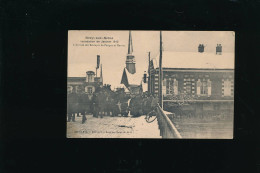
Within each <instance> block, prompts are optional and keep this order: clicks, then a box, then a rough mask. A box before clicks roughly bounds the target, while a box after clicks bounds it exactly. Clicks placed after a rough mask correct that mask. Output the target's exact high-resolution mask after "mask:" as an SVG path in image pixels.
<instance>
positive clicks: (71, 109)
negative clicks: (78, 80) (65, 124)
mask: <svg viewBox="0 0 260 173" xmlns="http://www.w3.org/2000/svg"><path fill="white" fill-rule="evenodd" d="M76 112H78V97H77V94H76V93H75V91H73V92H72V93H71V94H68V121H69V122H70V121H71V120H72V121H73V122H75V114H76Z"/></svg>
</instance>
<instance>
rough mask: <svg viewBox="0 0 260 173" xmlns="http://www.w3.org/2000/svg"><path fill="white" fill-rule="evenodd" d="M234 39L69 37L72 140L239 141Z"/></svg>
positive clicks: (215, 35)
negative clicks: (236, 138)
mask: <svg viewBox="0 0 260 173" xmlns="http://www.w3.org/2000/svg"><path fill="white" fill-rule="evenodd" d="M234 64H235V32H233V31H135V30H133V31H127V30H123V31H122V30H118V31H116V30H115V31H114V30H107V31H104V30H103V31H101V30H100V31H99V30H70V31H68V77H67V115H66V116H67V138H158V139H164V138H178V139H179V138H182V139H233V126H234V87H235V86H234V70H235V67H234Z"/></svg>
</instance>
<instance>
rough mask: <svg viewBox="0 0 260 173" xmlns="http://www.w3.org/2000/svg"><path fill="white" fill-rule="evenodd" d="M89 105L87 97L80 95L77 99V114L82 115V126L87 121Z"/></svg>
mask: <svg viewBox="0 0 260 173" xmlns="http://www.w3.org/2000/svg"><path fill="white" fill-rule="evenodd" d="M89 103H90V100H89V97H88V95H87V94H85V93H81V94H80V97H79V112H80V113H81V115H82V124H84V123H85V121H86V120H87V118H86V112H89V109H90V108H89V107H90V106H89Z"/></svg>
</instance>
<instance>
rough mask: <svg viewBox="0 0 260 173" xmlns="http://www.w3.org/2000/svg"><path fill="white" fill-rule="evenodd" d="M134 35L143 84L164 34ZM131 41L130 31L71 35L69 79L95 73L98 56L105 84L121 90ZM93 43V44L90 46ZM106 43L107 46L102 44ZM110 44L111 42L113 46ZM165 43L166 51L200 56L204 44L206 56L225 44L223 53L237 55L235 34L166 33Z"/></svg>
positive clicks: (73, 33) (134, 47)
mask: <svg viewBox="0 0 260 173" xmlns="http://www.w3.org/2000/svg"><path fill="white" fill-rule="evenodd" d="M131 33H132V42H133V55H134V56H135V60H136V71H137V72H136V75H138V76H140V81H141V77H142V75H143V73H144V71H147V68H148V52H151V58H155V57H156V56H158V54H159V50H160V45H159V44H160V32H159V31H135V30H133V31H131ZM104 37H105V38H104ZM128 39H129V31H127V30H125V31H97V30H95V31H91V30H71V31H69V32H68V77H85V76H86V71H89V70H91V71H94V72H95V71H96V70H95V67H96V64H97V55H100V58H101V64H102V67H103V80H104V84H111V85H112V89H113V88H115V87H118V86H121V85H120V82H121V77H122V73H123V68H124V67H125V60H126V55H127V52H128ZM91 41H92V43H90V42H91ZM97 41H100V43H97ZM102 41H104V43H101V42H102ZM107 41H111V43H108V42H107ZM162 42H163V51H173V52H197V51H198V45H199V44H204V45H205V52H212V53H214V52H215V51H216V45H217V44H221V45H222V51H223V53H225V52H230V53H234V50H235V47H234V45H235V33H234V32H232V31H162ZM87 44H88V45H87ZM89 44H92V46H90V45H89ZM82 45H84V46H82ZM93 45H95V46H93ZM102 45H103V46H102ZM114 45H115V46H114ZM98 76H99V73H98Z"/></svg>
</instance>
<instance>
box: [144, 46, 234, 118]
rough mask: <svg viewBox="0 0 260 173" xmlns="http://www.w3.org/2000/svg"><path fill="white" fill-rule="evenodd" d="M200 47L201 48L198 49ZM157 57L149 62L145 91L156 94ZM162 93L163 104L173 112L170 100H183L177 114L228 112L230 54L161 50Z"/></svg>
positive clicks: (231, 101) (231, 81)
mask: <svg viewBox="0 0 260 173" xmlns="http://www.w3.org/2000/svg"><path fill="white" fill-rule="evenodd" d="M202 49H203V50H202ZM158 62H159V57H156V58H154V59H152V60H151V61H150V77H149V78H148V91H149V92H150V93H152V94H154V95H158V91H159V85H158V81H159V75H158V74H159V63H158ZM162 71H163V79H162V81H163V82H162V94H163V100H164V101H163V102H164V107H165V108H166V109H168V110H169V111H175V110H174V108H173V107H171V106H170V103H176V104H177V102H184V103H185V104H183V106H182V111H181V113H180V114H196V115H197V114H220V113H225V114H229V115H230V114H232V115H233V107H234V53H228V52H222V47H221V45H219V44H218V45H217V47H216V52H204V46H203V45H200V46H199V50H198V52H163V55H162Z"/></svg>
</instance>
